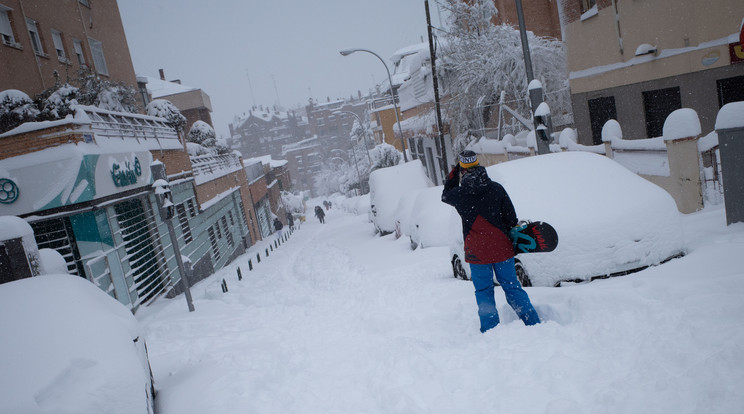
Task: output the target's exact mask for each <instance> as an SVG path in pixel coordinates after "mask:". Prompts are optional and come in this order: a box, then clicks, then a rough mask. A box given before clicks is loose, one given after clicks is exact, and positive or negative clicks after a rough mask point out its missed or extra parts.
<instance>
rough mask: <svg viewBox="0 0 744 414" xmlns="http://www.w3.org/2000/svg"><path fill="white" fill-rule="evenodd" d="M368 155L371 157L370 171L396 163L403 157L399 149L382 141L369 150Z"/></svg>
mask: <svg viewBox="0 0 744 414" xmlns="http://www.w3.org/2000/svg"><path fill="white" fill-rule="evenodd" d="M369 155H370V156H371V157H372V168H371V170H372V171H374V170H377V169H380V168H386V167H392V166H394V165H398V164H399V163H400V160H401V158H403V156H402V155H401V153H400V151H398V150H397V149H396V148H395V147H394V146H392V145H390V144H387V143H384V142H383V143H382V144H379V145H377V146H375V147H374V148H373V149H372V150H370V152H369Z"/></svg>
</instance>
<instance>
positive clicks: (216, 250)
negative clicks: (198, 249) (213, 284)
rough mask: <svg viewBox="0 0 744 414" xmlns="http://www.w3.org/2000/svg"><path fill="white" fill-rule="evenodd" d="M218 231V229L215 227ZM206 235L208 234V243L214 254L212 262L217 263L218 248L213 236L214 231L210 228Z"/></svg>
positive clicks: (218, 257) (218, 258) (218, 256)
mask: <svg viewBox="0 0 744 414" xmlns="http://www.w3.org/2000/svg"><path fill="white" fill-rule="evenodd" d="M217 228H218V229H219V227H217ZM207 233H209V241H210V242H211V243H212V253H213V254H214V261H215V262H217V261H218V260H220V248H219V246H217V238H216V237H215V236H214V230H213V229H212V227H211V226H210V227H209V228H208V229H207Z"/></svg>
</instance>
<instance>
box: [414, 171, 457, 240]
mask: <svg viewBox="0 0 744 414" xmlns="http://www.w3.org/2000/svg"><path fill="white" fill-rule="evenodd" d="M443 189H444V186H441V185H440V186H436V187H431V188H427V189H424V190H420V191H419V192H418V193H416V195H415V196H416V197H415V201H414V203H413V208H412V211H411V214H410V217H409V223H408V228H407V230H408V232H407V234H408V235H409V237H410V239H411V248H413V249H416V248H418V247H421V248H427V247H434V246H444V247H447V246H449V245H450V244H451V242H452V237H453V236H452V229H453V226H457V227H456V228H458V229H461V228H462V225H461V224H460V216H459V215H458V214H457V210H455V208H454V207H452V206H450V205H449V204H445V203H443V202H442V190H443ZM460 231H461V230H460ZM460 237H462V236H460Z"/></svg>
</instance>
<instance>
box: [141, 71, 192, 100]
mask: <svg viewBox="0 0 744 414" xmlns="http://www.w3.org/2000/svg"><path fill="white" fill-rule="evenodd" d="M137 78H145V79H147V90H148V91H149V92H150V94H151V95H152V97H153V99H157V98H160V97H163V96H169V95H176V94H179V93H184V92H189V91H195V90H198V89H199V88H194V87H193V86H187V85H181V84H180V83H175V82H169V81H164V80H162V79H159V78H153V77H152V76H141V75H138V76H137Z"/></svg>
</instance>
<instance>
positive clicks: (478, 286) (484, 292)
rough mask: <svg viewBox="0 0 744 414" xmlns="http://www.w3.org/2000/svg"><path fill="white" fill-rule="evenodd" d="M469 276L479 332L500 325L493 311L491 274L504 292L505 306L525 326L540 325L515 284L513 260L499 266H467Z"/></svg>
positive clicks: (533, 311) (530, 304)
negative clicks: (475, 304)
mask: <svg viewBox="0 0 744 414" xmlns="http://www.w3.org/2000/svg"><path fill="white" fill-rule="evenodd" d="M470 273H471V276H472V278H473V286H475V301H476V302H477V303H478V317H480V324H481V327H480V331H481V332H486V331H487V330H489V329H491V328H493V327H495V326H496V325H498V324H499V313H498V311H497V310H496V300H495V298H494V292H493V288H494V284H493V274H494V273H495V274H496V280H497V281H498V282H499V284H500V285H501V288H502V289H504V294H505V295H506V302H507V303H508V304H509V306H511V307H512V309H514V311H515V312H516V313H517V315H518V316H519V319H521V320H522V322H524V324H525V325H535V324H538V323H540V317H538V316H537V311H535V308H534V307H533V306H532V303H531V302H530V298H529V296H527V292H525V291H524V289H522V285H520V284H519V281H518V280H517V272H516V270H515V269H514V258H511V259H508V260H504V261H503V262H499V263H490V264H473V263H470Z"/></svg>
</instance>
